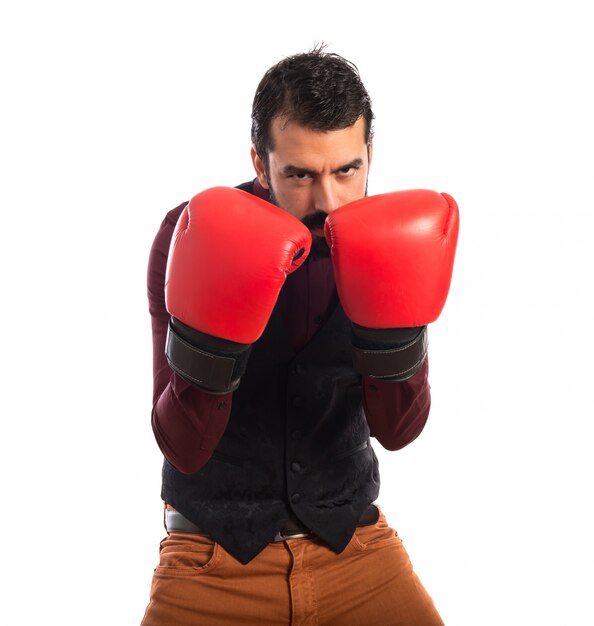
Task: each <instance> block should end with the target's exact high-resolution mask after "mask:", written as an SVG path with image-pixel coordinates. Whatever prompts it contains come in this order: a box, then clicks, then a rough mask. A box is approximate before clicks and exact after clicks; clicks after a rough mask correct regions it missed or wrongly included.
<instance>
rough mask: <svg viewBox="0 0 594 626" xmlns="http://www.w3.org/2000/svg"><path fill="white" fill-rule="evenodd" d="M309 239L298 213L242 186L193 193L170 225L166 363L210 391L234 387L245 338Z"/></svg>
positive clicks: (259, 327) (254, 331)
mask: <svg viewBox="0 0 594 626" xmlns="http://www.w3.org/2000/svg"><path fill="white" fill-rule="evenodd" d="M310 246H311V233H310V231H309V230H308V229H307V228H306V227H305V226H304V225H303V224H302V223H301V222H300V221H299V220H298V219H296V218H295V217H293V216H292V215H290V214H289V213H287V212H285V211H283V210H282V209H280V208H278V207H276V206H274V205H272V204H270V203H269V202H266V201H264V200H262V199H260V198H258V197H256V196H253V195H251V194H249V193H247V192H245V191H241V190H239V189H232V188H228V187H215V188H213V189H208V190H206V191H203V192H202V193H200V194H198V195H197V196H194V197H193V198H192V200H190V202H189V204H188V205H187V206H186V207H185V209H184V210H183V211H182V213H181V215H180V217H179V220H178V222H177V225H176V227H175V231H174V233H173V238H172V240H171V247H170V251H169V258H168V263H167V271H166V276H165V302H166V306H167V311H168V312H169V313H170V314H171V316H172V320H171V323H170V326H169V334H168V340H167V347H166V352H167V357H168V360H169V363H170V365H171V367H172V368H173V369H174V370H175V371H177V372H178V373H179V374H180V375H182V376H183V377H184V378H185V379H186V380H188V382H190V383H192V384H194V385H196V386H199V387H202V388H205V389H207V390H208V391H212V392H214V393H226V392H227V391H232V390H233V389H235V388H236V387H237V386H238V385H239V378H240V377H241V374H242V373H243V370H244V369H245V363H246V361H247V353H248V351H249V345H250V344H252V343H253V342H254V341H256V340H257V339H258V338H259V337H260V335H261V334H262V332H263V331H264V328H265V326H266V324H267V323H268V319H269V318H270V314H271V313H272V309H273V308H274V305H275V303H276V300H277V298H278V294H279V292H280V290H281V287H282V286H283V284H284V281H285V278H286V276H287V274H289V273H291V272H293V271H294V270H295V269H297V268H298V267H299V266H300V265H301V264H302V263H303V262H304V261H305V259H306V258H307V255H308V254H309V249H310Z"/></svg>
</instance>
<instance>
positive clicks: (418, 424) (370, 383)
mask: <svg viewBox="0 0 594 626" xmlns="http://www.w3.org/2000/svg"><path fill="white" fill-rule="evenodd" d="M428 372H429V361H428V357H427V356H426V357H425V360H424V361H423V364H422V365H421V368H420V369H419V371H418V372H417V373H416V374H415V375H414V376H412V377H411V378H409V379H408V380H405V381H401V382H392V381H386V380H382V379H378V378H371V377H369V376H364V377H363V406H364V409H365V416H366V417H367V423H368V424H369V428H370V430H371V435H372V436H373V437H375V438H376V439H377V440H378V441H379V442H380V443H381V444H382V446H383V447H384V448H386V449H387V450H400V449H401V448H404V447H405V446H407V445H408V444H409V443H412V442H413V441H414V440H415V439H416V438H417V437H418V436H419V435H420V434H421V432H422V430H423V428H424V427H425V424H426V423H427V418H428V417H429V409H430V407H431V387H430V385H429V380H428Z"/></svg>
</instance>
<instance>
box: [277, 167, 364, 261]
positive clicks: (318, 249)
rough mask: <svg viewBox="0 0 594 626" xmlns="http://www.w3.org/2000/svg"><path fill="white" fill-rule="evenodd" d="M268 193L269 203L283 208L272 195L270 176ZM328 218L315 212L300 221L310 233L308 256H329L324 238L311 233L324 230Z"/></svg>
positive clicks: (322, 212) (319, 212) (328, 248)
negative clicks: (319, 229)
mask: <svg viewBox="0 0 594 626" xmlns="http://www.w3.org/2000/svg"><path fill="white" fill-rule="evenodd" d="M368 184H369V181H368V180H366V181H365V194H364V197H365V198H366V197H367V188H368ZM268 193H269V202H270V203H271V204H274V206H277V207H278V208H279V209H282V208H283V207H282V206H281V205H280V204H279V202H278V199H277V197H276V194H275V193H274V189H273V188H272V185H271V184H270V175H268ZM283 210H284V209H283ZM327 217H328V214H327V213H324V211H316V212H315V213H310V214H309V215H306V216H305V217H304V218H303V219H302V220H300V221H301V223H302V224H304V225H305V226H307V228H309V230H310V231H311V235H312V237H311V251H310V254H311V255H312V256H313V257H314V258H318V259H319V258H324V257H329V256H330V247H329V246H328V244H327V243H326V237H324V235H316V234H315V233H314V232H313V231H314V230H316V229H318V228H321V229H322V231H323V230H324V223H325V222H326V218H327Z"/></svg>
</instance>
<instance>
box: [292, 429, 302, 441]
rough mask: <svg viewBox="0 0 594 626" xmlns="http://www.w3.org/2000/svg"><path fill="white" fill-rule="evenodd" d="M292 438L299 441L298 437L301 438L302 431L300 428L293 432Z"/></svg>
mask: <svg viewBox="0 0 594 626" xmlns="http://www.w3.org/2000/svg"><path fill="white" fill-rule="evenodd" d="M291 439H294V440H295V441H297V440H298V439H301V431H300V430H294V431H293V432H292V433H291Z"/></svg>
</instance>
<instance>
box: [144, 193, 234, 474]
mask: <svg viewBox="0 0 594 626" xmlns="http://www.w3.org/2000/svg"><path fill="white" fill-rule="evenodd" d="M185 205H186V203H184V204H182V205H180V206H179V207H177V208H176V209H174V210H173V211H171V212H170V213H169V214H168V215H167V217H166V218H165V220H163V223H162V224H161V227H160V229H159V232H158V233H157V236H156V237H155V240H154V242H153V245H152V248H151V252H150V256H149V264H148V272H147V288H148V300H149V312H150V315H151V324H152V333H153V409H152V427H153V432H154V434H155V438H156V440H157V444H158V445H159V448H160V449H161V452H163V455H164V456H165V458H166V459H167V460H168V461H169V463H171V465H173V467H175V468H176V469H177V470H179V471H180V472H183V473H186V474H189V473H193V472H197V471H198V470H199V469H200V468H201V467H202V466H203V465H204V464H205V463H206V462H207V461H208V460H209V458H210V457H211V455H212V453H213V450H214V449H215V448H216V446H217V444H218V442H219V440H220V439H221V437H222V435H223V433H224V432H225V428H226V427H227V422H228V421H229V414H230V412H231V400H232V396H233V394H232V392H230V393H227V394H220V395H214V394H210V393H207V392H206V391H203V390H202V389H199V388H197V387H194V386H192V385H190V384H189V383H188V382H186V381H185V380H184V379H183V378H182V377H181V376H179V375H178V374H176V373H175V372H174V371H173V370H172V369H171V367H170V366H169V364H168V362H167V357H166V355H165V342H166V340H167V327H168V325H169V319H170V315H169V313H168V312H167V309H166V308H165V271H166V267H167V255H168V252H169V244H170V241H171V237H172V235H173V230H174V228H175V224H176V222H177V218H178V217H179V215H180V213H181V211H182V210H183V208H184V206H185Z"/></svg>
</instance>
